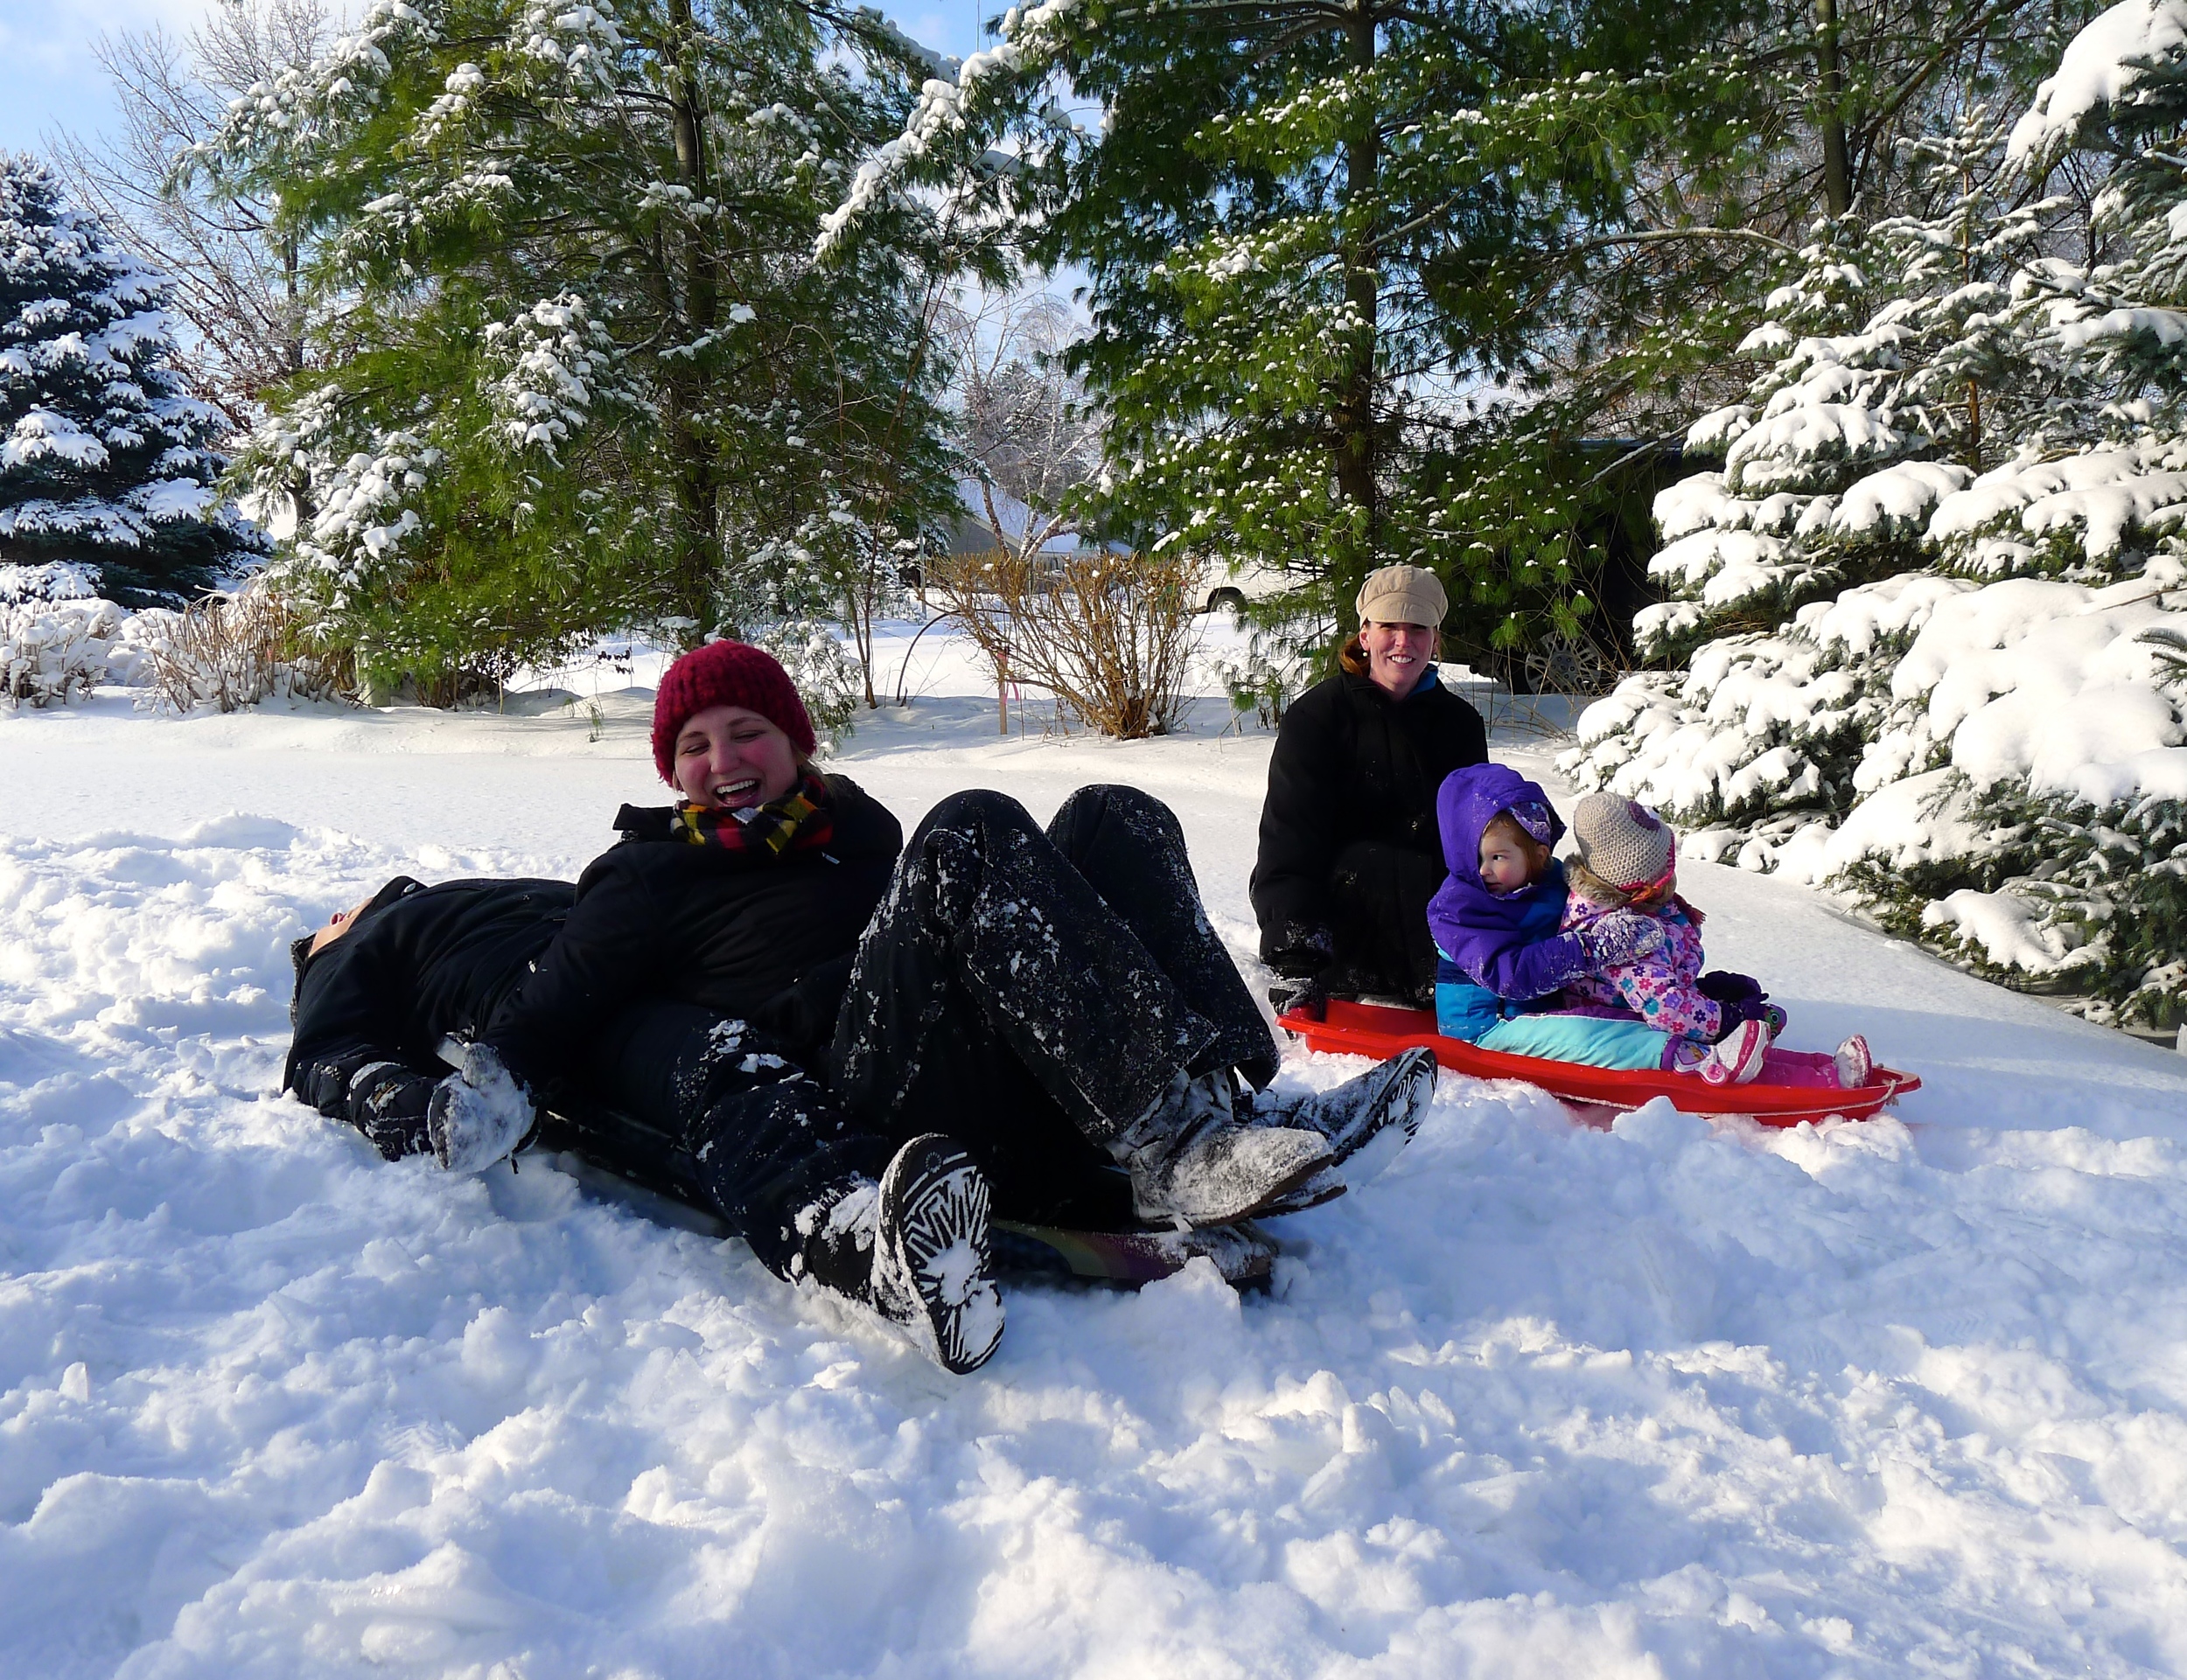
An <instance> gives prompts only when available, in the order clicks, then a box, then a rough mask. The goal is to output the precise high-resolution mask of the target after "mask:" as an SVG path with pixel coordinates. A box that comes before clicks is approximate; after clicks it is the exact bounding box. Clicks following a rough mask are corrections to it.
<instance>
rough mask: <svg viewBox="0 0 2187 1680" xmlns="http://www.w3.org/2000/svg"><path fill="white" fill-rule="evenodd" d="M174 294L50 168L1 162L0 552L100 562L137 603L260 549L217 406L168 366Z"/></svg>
mask: <svg viewBox="0 0 2187 1680" xmlns="http://www.w3.org/2000/svg"><path fill="white" fill-rule="evenodd" d="M169 290H170V285H169V282H167V280H166V279H164V277H163V276H161V275H157V274H154V273H153V272H151V271H150V269H148V268H144V267H143V265H142V264H141V263H139V262H138V261H136V259H135V258H133V257H131V256H129V254H126V253H125V252H123V251H122V249H121V248H120V247H119V246H117V245H116V244H115V242H114V241H113V240H111V239H110V238H109V237H108V235H107V234H106V232H105V230H104V229H102V228H101V227H99V225H98V224H97V223H96V222H95V221H94V220H92V219H90V218H89V217H87V216H85V215H84V214H82V213H80V212H79V211H77V210H75V209H73V208H72V207H71V206H70V205H69V204H68V202H67V200H66V198H65V197H64V195H63V193H62V192H61V190H60V187H59V184H58V183H57V182H56V181H55V179H54V178H53V177H52V174H51V172H50V171H47V169H46V168H45V165H44V164H40V163H38V161H36V160H35V159H33V158H31V157H24V156H15V157H8V156H0V433H3V434H4V441H0V561H6V562H11V563H16V564H26V565H37V564H41V563H45V562H48V561H75V562H79V563H83V564H87V565H93V566H96V567H97V568H100V571H101V575H102V579H103V582H102V586H101V587H102V588H103V589H104V590H105V592H106V593H107V594H108V595H109V596H113V597H114V598H115V599H116V600H119V601H122V602H124V603H129V604H131V605H140V606H141V605H157V604H172V603H180V602H181V601H182V600H184V599H185V597H186V596H190V595H192V594H194V593H196V592H198V591H200V590H202V589H206V588H207V587H209V586H210V585H211V584H212V583H213V582H214V581H215V580H216V579H217V578H218V577H219V576H220V575H221V574H222V573H223V572H225V571H227V570H229V569H231V568H234V567H235V566H237V565H238V564H240V563H243V562H246V561H249V560H251V559H252V558H254V557H255V554H256V553H257V552H258V545H257V540H256V537H255V533H253V532H252V531H251V530H250V528H249V527H248V526H246V525H244V524H243V523H242V522H241V521H240V520H239V519H237V518H236V516H235V514H234V511H233V509H232V508H230V507H229V506H228V505H227V504H226V503H224V502H223V500H222V498H221V495H220V491H219V489H218V487H217V484H216V481H217V480H218V478H219V477H220V472H221V471H222V470H223V468H224V467H225V466H226V460H225V458H224V457H222V456H221V455H220V453H219V451H218V450H215V449H214V448H213V440H214V436H215V434H216V429H217V428H218V426H219V424H220V416H219V414H218V412H217V411H216V410H215V409H213V408H212V407H210V406H209V405H208V404H206V403H203V402H199V401H196V400H195V399H193V398H192V397H191V396H190V395H189V394H188V393H187V391H186V390H185V385H184V381H183V380H182V377H181V375H180V374H179V373H178V372H177V371H176V369H175V366H174V362H175V342H174V337H173V332H172V329H171V325H170V324H169V320H168V317H166V315H165V314H164V312H163V306H164V304H165V303H166V301H167V297H168V294H169Z"/></svg>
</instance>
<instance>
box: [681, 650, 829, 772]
mask: <svg viewBox="0 0 2187 1680" xmlns="http://www.w3.org/2000/svg"><path fill="white" fill-rule="evenodd" d="M713 706H741V707H743V708H745V710H747V711H752V712H757V713H758V714H759V715H760V716H762V717H764V718H765V719H766V720H767V721H768V722H770V723H772V724H773V725H774V727H775V728H778V729H779V730H781V731H782V733H783V734H785V735H788V736H789V737H790V744H791V745H792V746H793V747H795V748H796V749H798V751H800V753H803V754H804V755H805V756H807V757H808V758H809V757H810V756H812V754H813V749H814V746H815V745H816V744H817V743H816V742H815V741H814V736H813V720H812V718H811V717H810V716H809V715H807V712H806V710H805V702H804V701H802V700H800V699H799V698H798V692H797V685H796V684H795V683H793V682H792V681H791V680H790V673H788V672H786V671H785V670H784V669H783V668H782V666H781V664H780V663H779V661H778V660H777V659H775V657H774V655H773V654H772V653H770V652H767V651H766V650H765V648H758V647H753V646H752V645H751V644H750V643H747V642H709V643H708V644H707V645H705V646H704V647H695V648H693V649H692V650H691V651H690V652H688V653H687V654H685V655H684V656H683V657H682V658H681V659H678V660H677V661H676V662H675V663H674V665H672V666H669V667H668V669H667V674H665V675H664V676H663V677H662V678H661V679H660V691H659V692H658V693H657V694H654V695H653V767H654V768H655V769H656V770H660V779H661V780H662V781H664V782H666V783H667V784H668V785H669V786H671V787H674V785H675V780H676V778H675V773H674V771H675V751H676V736H677V735H679V734H681V732H682V729H683V726H684V725H685V724H686V723H688V721H690V720H691V718H692V716H693V715H695V714H696V713H699V712H703V711H705V710H706V709H707V708H709V707H713Z"/></svg>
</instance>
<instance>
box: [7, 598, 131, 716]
mask: <svg viewBox="0 0 2187 1680" xmlns="http://www.w3.org/2000/svg"><path fill="white" fill-rule="evenodd" d="M123 618H124V614H123V612H122V609H121V608H120V607H118V606H116V605H115V603H113V602H111V601H101V600H98V599H96V598H95V597H94V598H92V599H89V600H82V599H77V600H66V601H40V600H31V601H25V602H22V603H0V697H4V698H5V699H6V700H7V701H9V702H10V704H11V705H16V706H20V705H21V704H22V703H23V702H24V701H29V702H30V703H31V705H33V706H39V707H44V706H51V705H52V704H53V703H54V702H55V701H62V702H66V701H67V699H68V697H69V696H70V695H71V694H89V693H90V692H91V691H92V689H93V688H94V687H96V686H97V685H98V684H100V683H102V682H104V681H105V680H107V655H108V649H109V648H110V647H111V646H112V645H113V644H114V642H115V640H116V638H119V637H120V636H121V634H122V622H123Z"/></svg>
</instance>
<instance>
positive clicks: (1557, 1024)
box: [1429, 764, 1870, 1088]
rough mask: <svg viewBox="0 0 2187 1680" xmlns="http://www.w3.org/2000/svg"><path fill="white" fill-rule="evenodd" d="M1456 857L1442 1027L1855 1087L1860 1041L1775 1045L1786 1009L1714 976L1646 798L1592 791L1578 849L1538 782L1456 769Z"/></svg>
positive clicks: (1537, 1050)
mask: <svg viewBox="0 0 2187 1680" xmlns="http://www.w3.org/2000/svg"><path fill="white" fill-rule="evenodd" d="M1436 806H1437V817H1438V820H1439V822H1440V824H1441V827H1442V833H1443V846H1444V855H1445V857H1446V858H1447V859H1448V861H1449V862H1450V879H1449V880H1448V881H1447V882H1444V883H1443V889H1442V890H1441V891H1439V892H1438V893H1437V894H1436V897H1435V899H1434V901H1433V902H1432V903H1431V904H1430V905H1429V931H1431V933H1432V934H1433V935H1434V938H1435V941H1436V949H1437V951H1438V952H1439V954H1440V955H1441V957H1442V966H1441V968H1440V969H1439V971H1438V974H1437V980H1436V1025H1437V1028H1439V1030H1441V1031H1442V1032H1443V1034H1444V1035H1447V1036H1449V1037H1452V1038H1460V1039H1464V1040H1466V1041H1467V1042H1472V1043H1478V1044H1479V1045H1481V1046H1482V1047H1483V1048H1484V1049H1493V1050H1502V1051H1506V1052H1507V1053H1509V1054H1511V1055H1514V1056H1542V1057H1546V1058H1548V1059H1549V1060H1552V1061H1560V1062H1577V1063H1584V1064H1586V1065H1588V1066H1590V1067H1601V1068H1632V1069H1661V1070H1674V1071H1680V1072H1689V1073H1694V1074H1697V1075H1698V1076H1699V1077H1701V1078H1702V1079H1704V1080H1706V1081H1707V1082H1708V1083H1709V1084H1746V1083H1747V1082H1749V1081H1750V1080H1753V1079H1755V1078H1757V1077H1761V1076H1763V1075H1764V1074H1766V1075H1767V1077H1768V1078H1769V1080H1770V1082H1771V1084H1795V1085H1816V1086H1826V1087H1847V1088H1850V1087H1855V1086H1858V1085H1862V1084H1866V1083H1867V1080H1868V1077H1869V1067H1870V1059H1869V1052H1868V1045H1867V1042H1866V1041H1865V1040H1864V1039H1862V1038H1861V1037H1860V1036H1859V1035H1857V1034H1856V1035H1854V1036H1853V1037H1851V1038H1849V1039H1848V1040H1847V1041H1846V1042H1844V1043H1843V1044H1842V1045H1841V1046H1840V1047H1839V1049H1838V1051H1837V1053H1836V1055H1835V1056H1817V1055H1811V1054H1807V1053H1805V1052H1795V1051H1779V1050H1773V1049H1771V1041H1772V1040H1773V1039H1774V1038H1775V1037H1776V1035H1777V1034H1778V1032H1780V1031H1781V1030H1783V1028H1784V1026H1785V1012H1784V1011H1783V1010H1782V1009H1780V1008H1778V1007H1777V1006H1776V1005H1774V1004H1772V1003H1771V1002H1770V1001H1769V999H1768V996H1767V994H1766V993H1764V992H1763V991H1762V989H1761V988H1760V987H1759V986H1757V985H1756V984H1755V982H1754V981H1753V980H1751V979H1748V978H1747V977H1746V976H1745V975H1743V974H1728V973H1721V972H1719V973H1711V974H1703V973H1702V972H1701V931H1700V930H1701V920H1702V917H1701V911H1699V910H1695V909H1694V907H1693V906H1692V905H1690V904H1688V903H1687V902H1686V901H1685V900H1684V899H1683V898H1681V897H1680V896H1679V895H1678V892H1677V869H1676V852H1677V848H1676V842H1675V840H1674V839H1673V836H1672V833H1671V831H1670V829H1669V828H1668V827H1667V826H1665V824H1664V823H1663V822H1662V821H1661V820H1660V819H1659V818H1657V817H1656V815H1655V813H1654V812H1651V811H1649V810H1648V809H1647V808H1646V807H1645V805H1637V804H1633V803H1632V802H1631V801H1628V800H1625V799H1619V798H1615V797H1614V796H1612V795H1610V794H1603V793H1597V794H1590V795H1589V796H1588V797H1587V798H1584V799H1583V800H1581V801H1580V804H1579V807H1578V809H1577V811H1576V812H1575V813H1574V819H1573V830H1574V839H1575V840H1576V843H1577V851H1578V855H1577V857H1576V859H1575V860H1574V861H1573V862H1572V864H1571V866H1570V868H1569V870H1568V869H1567V868H1566V867H1565V866H1564V865H1563V864H1562V863H1560V862H1559V861H1558V860H1557V859H1556V857H1555V855H1554V851H1553V848H1554V847H1555V844H1556V842H1557V840H1559V839H1561V838H1562V835H1563V833H1564V824H1563V823H1562V820H1561V819H1559V818H1558V816H1557V814H1556V812H1555V811H1554V810H1553V809H1551V808H1550V805H1549V802H1548V798H1547V797H1546V796H1545V795H1544V794H1543V792H1542V791H1541V788H1540V787H1539V786H1537V785H1536V784H1534V783H1533V782H1529V781H1527V780H1526V779H1525V778H1524V777H1521V776H1520V775H1519V773H1518V772H1517V771H1515V770H1511V769H1508V768H1507V767H1506V766H1504V765H1501V764H1482V765H1477V766H1472V767H1470V768H1467V769H1463V770H1454V771H1453V772H1452V773H1451V774H1450V777H1448V778H1447V779H1446V780H1445V781H1444V783H1443V788H1442V790H1441V791H1440V792H1439V793H1438V795H1437V797H1436Z"/></svg>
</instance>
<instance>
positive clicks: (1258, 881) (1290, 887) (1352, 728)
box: [1252, 672, 1488, 976]
mask: <svg viewBox="0 0 2187 1680" xmlns="http://www.w3.org/2000/svg"><path fill="white" fill-rule="evenodd" d="M1487 758H1488V730H1487V728H1485V726H1484V725H1483V723H1482V722H1481V715H1480V714H1479V713H1478V712H1477V711H1475V710H1474V709H1473V708H1472V707H1471V706H1469V705H1468V704H1466V702H1465V701H1463V700H1461V699H1459V698H1458V697H1457V695H1456V694H1452V693H1451V692H1450V690H1449V689H1447V688H1445V687H1443V685H1442V684H1441V683H1439V682H1436V683H1429V684H1428V685H1426V686H1425V687H1420V688H1415V690H1414V691H1413V692H1412V693H1411V694H1408V695H1407V696H1406V697H1405V698H1404V699H1402V700H1392V699H1391V698H1390V696H1389V694H1387V692H1386V691H1385V690H1384V689H1383V688H1382V687H1380V685H1379V684H1377V683H1375V682H1373V681H1372V680H1370V679H1368V678H1366V677H1355V676H1353V675H1352V674H1351V673H1349V672H1340V673H1338V674H1337V675H1335V676H1333V677H1331V678H1329V679H1328V680H1325V681H1323V682H1318V683H1316V684H1315V685H1314V686H1313V687H1311V688H1309V689H1308V690H1307V691H1306V692H1305V693H1304V694H1301V695H1300V696H1299V697H1298V699H1297V700H1296V701H1293V702H1292V704H1291V706H1290V707H1289V709H1288V710H1286V711H1285V712H1284V714H1283V722H1282V727H1281V728H1279V729H1278V730H1277V731H1276V737H1275V752H1274V753H1273V754H1272V755H1271V756H1270V757H1269V759H1268V798H1267V801H1266V802H1265V803H1264V804H1263V805H1261V849H1260V854H1259V856H1258V857H1257V858H1256V859H1255V861H1254V866H1253V881H1252V893H1253V910H1254V916H1255V917H1258V918H1259V920H1260V924H1261V960H1262V961H1263V962H1265V963H1267V964H1268V966H1269V967H1271V968H1273V969H1274V970H1275V972H1277V973H1279V974H1284V975H1290V976H1307V975H1312V974H1317V973H1319V972H1321V971H1322V970H1323V969H1324V967H1326V966H1327V965H1328V964H1329V962H1330V959H1331V952H1332V949H1333V943H1332V936H1331V927H1330V915H1331V911H1330V903H1329V898H1330V877H1331V871H1332V869H1333V868H1334V866H1335V864H1336V861H1337V857H1338V854H1339V853H1340V852H1342V851H1343V850H1344V849H1345V847H1348V846H1352V845H1355V844H1357V843H1359V842H1360V841H1362V840H1370V841H1377V842H1380V843H1382V844H1384V845H1388V846H1394V847H1401V848H1402V849H1404V850H1406V851H1408V852H1416V853H1418V854H1421V855H1422V856H1423V857H1424V858H1426V859H1428V860H1429V861H1430V862H1431V863H1432V865H1433V866H1434V869H1435V871H1436V875H1437V876H1438V877H1440V875H1441V873H1442V871H1443V841H1442V839H1441V837H1440V835H1439V834H1438V833H1437V832H1436V790H1437V789H1439V788H1440V787H1442V785H1443V777H1446V776H1448V775H1450V772H1451V771H1452V770H1457V768H1458V767H1459V766H1461V765H1464V764H1478V763H1485V762H1486V761H1487ZM1423 937H1424V936H1423Z"/></svg>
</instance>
